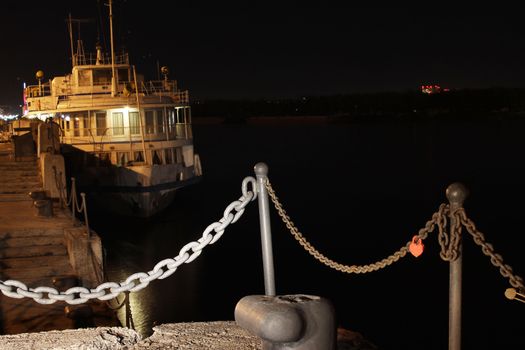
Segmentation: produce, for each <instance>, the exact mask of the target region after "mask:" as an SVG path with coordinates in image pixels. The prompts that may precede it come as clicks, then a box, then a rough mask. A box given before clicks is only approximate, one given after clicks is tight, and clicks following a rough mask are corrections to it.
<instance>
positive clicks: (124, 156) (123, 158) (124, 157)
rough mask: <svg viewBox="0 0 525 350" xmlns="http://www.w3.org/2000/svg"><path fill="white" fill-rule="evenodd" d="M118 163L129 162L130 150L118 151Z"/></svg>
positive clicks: (124, 164)
mask: <svg viewBox="0 0 525 350" xmlns="http://www.w3.org/2000/svg"><path fill="white" fill-rule="evenodd" d="M117 164H118V165H120V166H126V164H128V152H117Z"/></svg>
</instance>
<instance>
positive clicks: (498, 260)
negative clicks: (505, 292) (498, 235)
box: [455, 208, 525, 291]
mask: <svg viewBox="0 0 525 350" xmlns="http://www.w3.org/2000/svg"><path fill="white" fill-rule="evenodd" d="M455 215H456V216H457V220H456V221H459V222H461V223H462V224H463V225H464V226H465V228H466V229H467V231H468V232H469V233H470V235H471V236H472V237H473V238H474V242H476V244H477V245H479V246H480V247H481V251H482V252H483V254H485V255H486V256H488V257H490V262H491V263H492V265H494V266H495V267H497V268H499V272H500V273H501V275H502V276H503V277H505V278H508V279H509V282H510V284H511V285H512V286H513V287H514V288H518V289H520V290H522V291H523V290H525V285H524V283H523V278H521V277H520V276H517V275H515V274H514V273H513V271H512V267H511V266H510V265H507V264H504V263H503V257H502V256H501V255H499V254H497V253H495V252H494V247H493V246H492V244H490V243H487V242H486V240H485V235H484V234H483V233H481V232H480V231H479V230H478V229H477V228H476V225H475V224H474V222H472V220H470V219H469V218H468V217H467V214H466V212H465V209H463V208H461V209H458V210H457V211H456V213H455Z"/></svg>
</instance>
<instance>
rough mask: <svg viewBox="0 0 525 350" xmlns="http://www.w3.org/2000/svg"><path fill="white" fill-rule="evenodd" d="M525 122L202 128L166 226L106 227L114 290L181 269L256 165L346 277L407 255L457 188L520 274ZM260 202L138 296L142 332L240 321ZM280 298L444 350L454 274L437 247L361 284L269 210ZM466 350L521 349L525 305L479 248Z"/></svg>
mask: <svg viewBox="0 0 525 350" xmlns="http://www.w3.org/2000/svg"><path fill="white" fill-rule="evenodd" d="M524 132H525V119H523V120H520V119H518V118H493V119H492V120H485V121H480V122H474V121H470V122H466V121H464V122H454V121H437V120H434V121H425V122H402V123H393V122H392V123H389V122H376V123H354V124H315V125H306V124H294V125H292V124H290V125H249V124H248V125H242V124H238V125H233V124H230V125H227V124H226V125H195V126H194V142H195V148H196V151H197V152H198V153H199V154H200V157H201V161H202V166H203V171H204V177H203V180H202V181H201V182H200V183H198V184H196V185H193V186H192V187H188V188H185V189H183V190H181V191H180V193H179V194H178V196H177V197H176V199H175V201H174V202H173V204H172V205H171V206H170V207H169V208H168V209H167V210H166V211H165V212H163V213H162V214H161V215H159V216H158V217H156V218H154V219H152V220H148V221H144V220H138V219H133V218H132V219H130V218H115V217H108V216H104V215H97V216H95V217H93V218H92V219H90V220H91V224H92V226H93V228H94V229H95V230H96V231H97V232H98V233H99V235H100V236H101V237H102V239H103V244H104V246H105V249H106V250H107V275H108V279H109V280H111V281H116V282H120V281H123V280H124V279H125V278H127V277H128V276H129V275H131V274H132V273H135V272H147V271H149V270H151V269H152V268H153V266H155V264H156V263H157V262H158V261H160V260H162V259H165V258H168V257H175V256H177V255H178V252H179V250H180V249H181V248H182V246H184V245H185V244H186V243H188V242H190V241H195V240H197V239H198V238H200V237H201V236H202V232H203V230H204V229H205V228H206V227H207V226H208V225H209V224H211V223H213V222H215V221H218V220H219V219H220V218H221V217H222V213H223V211H224V209H225V207H226V206H227V205H228V204H229V203H231V202H232V201H234V200H236V199H237V198H238V197H239V196H240V195H241V182H242V180H243V178H244V177H246V176H253V166H254V165H255V164H256V163H257V162H261V161H262V162H266V163H267V164H268V167H269V178H270V181H271V182H272V184H273V186H274V188H275V189H276V191H277V194H278V195H279V197H280V199H281V200H282V202H283V204H284V206H285V209H286V210H287V212H288V214H289V215H290V216H291V218H292V220H293V221H294V222H295V224H296V225H297V226H298V227H299V229H300V230H301V232H302V233H303V234H304V236H305V237H307V238H308V240H310V241H311V242H312V244H313V245H314V246H316V247H317V248H318V249H319V250H320V251H321V252H323V253H324V254H325V255H327V256H329V257H330V258H332V259H334V260H336V261H339V262H341V263H345V264H349V265H351V264H365V263H371V262H375V261H377V260H380V259H382V258H384V257H386V256H388V255H389V254H391V253H393V252H394V251H396V250H397V249H399V248H400V247H401V246H402V245H404V244H405V243H406V242H407V241H408V240H409V239H410V238H411V237H412V235H414V234H416V233H417V231H418V230H419V228H421V227H423V226H424V224H425V222H426V221H427V220H429V219H430V217H431V216H432V214H433V213H434V212H435V211H436V210H437V209H438V207H439V205H440V204H441V203H443V202H446V197H445V189H446V187H447V186H448V185H449V184H450V183H452V182H455V181H460V182H462V183H463V184H464V185H466V186H467V187H468V189H469V190H470V195H469V197H468V199H467V201H466V202H465V208H466V210H467V213H468V215H469V216H470V217H471V218H472V220H474V222H475V223H476V225H477V227H478V229H479V230H480V231H482V232H483V233H485V235H486V238H487V241H489V242H491V243H493V244H494V248H495V250H496V252H498V253H500V254H501V255H502V256H503V258H504V261H505V262H506V263H508V264H510V265H511V266H513V267H514V271H515V272H516V273H517V274H520V275H522V276H523V275H525V260H524V254H523V253H524V252H525V246H524V245H523V244H522V242H523V241H524V240H523V239H522V237H523V236H524V235H525V231H524V229H523V224H522V222H523V217H524V215H523V210H524V209H525V201H524V200H523V199H524V198H525V197H524V195H525V183H524V179H525V165H524V161H523V152H524V150H525V137H524V136H523V135H524ZM257 210H258V209H257V203H256V202H253V203H252V204H250V205H249V206H248V207H247V209H246V212H245V214H244V216H243V217H242V218H241V219H240V220H239V221H238V222H237V223H235V224H232V225H230V226H229V227H228V228H227V230H226V232H225V234H224V235H223V237H222V238H221V239H220V240H219V241H217V242H216V243H215V244H214V245H209V246H207V247H206V248H205V249H204V250H203V253H202V254H201V256H200V257H199V258H197V259H196V260H195V261H194V262H192V263H190V264H185V265H183V266H181V267H180V268H179V269H178V270H177V272H176V273H175V274H173V275H172V276H171V277H169V278H167V279H165V280H161V281H159V280H157V281H154V282H152V283H151V284H150V285H149V286H148V287H147V288H146V289H144V290H142V291H140V292H136V293H132V294H131V309H132V314H133V319H134V322H135V326H136V328H137V330H138V331H139V332H140V333H141V334H143V335H149V334H151V327H152V326H153V325H154V324H157V323H166V322H189V321H209V320H233V318H234V316H233V312H234V308H235V305H236V303H237V301H238V300H239V299H241V298H242V297H243V296H246V295H253V294H264V284H263V274H262V262H261V248H260V232H259V222H258V212H257ZM272 232H273V250H274V258H275V271H276V289H277V294H280V295H283V294H298V293H305V294H312V295H319V296H323V297H326V298H328V299H330V300H331V301H332V303H333V304H334V306H335V309H336V312H337V320H338V323H339V325H340V326H341V327H344V328H347V329H351V330H353V331H357V332H359V333H361V334H362V335H363V336H364V337H365V338H366V339H368V340H369V341H371V342H372V343H374V344H376V345H377V346H379V347H380V348H381V349H445V348H447V342H448V335H447V334H448V263H446V262H444V261H442V260H441V259H440V258H439V244H438V241H437V234H433V235H431V236H430V237H429V238H428V239H427V240H426V242H425V245H426V250H425V253H424V254H423V255H422V256H421V257H419V258H417V259H416V258H414V257H412V256H407V257H405V258H404V259H402V260H401V261H400V262H398V263H396V264H394V265H392V266H390V267H388V268H386V269H384V270H381V271H378V272H373V273H369V274H366V275H347V274H344V273H341V272H338V271H335V270H331V269H330V268H328V267H326V266H324V265H321V264H320V263H319V262H317V261H316V260H314V259H313V258H312V257H311V256H310V255H308V254H307V253H306V252H305V251H304V250H303V248H302V247H301V246H300V245H299V244H298V243H297V242H296V241H295V240H294V239H293V238H292V236H291V235H290V233H289V232H288V231H287V229H286V228H285V226H284V225H283V223H282V222H281V221H280V219H279V217H278V216H277V214H276V211H275V210H273V211H272ZM463 261H464V262H463V264H464V272H463V348H464V349H524V348H525V322H524V321H523V319H524V316H525V304H521V303H519V302H516V301H510V300H508V299H506V298H505V297H504V294H503V293H504V291H505V289H506V288H508V287H510V285H509V283H508V281H507V280H505V279H504V278H503V277H502V276H501V275H500V273H499V271H498V269H497V268H495V267H494V266H493V265H492V264H491V263H490V260H489V259H488V258H487V257H486V256H484V255H483V254H482V252H481V249H480V248H479V247H477V246H476V245H475V243H474V242H473V240H472V238H471V237H470V236H468V235H465V236H464V259H463Z"/></svg>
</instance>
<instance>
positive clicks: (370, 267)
mask: <svg viewBox="0 0 525 350" xmlns="http://www.w3.org/2000/svg"><path fill="white" fill-rule="evenodd" d="M265 186H266V189H267V190H268V194H269V196H270V198H271V200H272V202H273V204H274V206H275V208H276V209H277V212H278V213H279V216H280V217H281V219H282V221H283V222H284V224H285V225H286V227H287V228H288V230H290V232H291V234H292V235H293V236H294V237H295V239H296V240H297V241H298V242H299V244H301V246H302V247H303V248H304V249H305V250H306V251H307V252H308V253H309V254H310V255H312V256H313V257H314V258H315V259H317V260H318V261H320V262H321V263H323V264H324V265H326V266H328V267H330V268H332V269H335V270H338V271H341V272H345V273H368V272H373V271H377V270H380V269H383V268H385V267H387V266H389V265H391V264H393V263H394V262H397V261H398V260H399V259H401V258H403V257H404V256H406V254H407V252H408V247H409V245H410V243H411V242H412V241H409V242H407V244H406V245H405V246H403V247H401V248H400V249H399V250H398V251H396V252H394V253H393V254H391V255H390V256H388V257H386V258H384V259H382V260H379V261H377V262H375V263H372V264H367V265H344V264H340V263H338V262H336V261H334V260H332V259H330V258H328V257H326V256H325V255H323V254H322V253H321V252H319V251H318V250H317V249H316V248H314V247H313V246H312V244H310V242H308V241H307V240H306V238H304V236H303V235H302V234H301V232H300V231H299V230H298V229H297V227H296V226H295V224H294V223H293V222H292V220H291V219H290V217H289V216H288V215H287V214H286V211H285V210H284V209H283V206H282V204H281V202H280V201H279V198H278V197H277V195H276V194H275V191H274V189H273V187H272V185H271V183H270V181H269V180H268V179H267V180H266V182H265ZM447 210H448V206H447V205H445V204H441V205H440V207H439V210H438V211H437V212H436V213H434V214H433V215H432V219H430V220H429V221H427V223H426V224H425V226H424V227H423V228H421V229H420V230H419V231H418V233H417V237H418V238H419V239H421V240H424V239H426V238H427V237H428V234H429V233H431V232H433V231H434V228H435V226H438V227H439V232H440V234H441V232H444V231H445V229H444V227H445V226H444V225H445V224H446V212H447Z"/></svg>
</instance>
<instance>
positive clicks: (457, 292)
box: [446, 182, 468, 350]
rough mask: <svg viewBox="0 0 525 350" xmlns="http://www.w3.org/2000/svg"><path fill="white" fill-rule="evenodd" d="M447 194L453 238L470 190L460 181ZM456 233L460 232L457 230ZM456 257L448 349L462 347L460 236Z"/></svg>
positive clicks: (452, 271) (451, 281)
mask: <svg viewBox="0 0 525 350" xmlns="http://www.w3.org/2000/svg"><path fill="white" fill-rule="evenodd" d="M446 195H447V198H448V201H449V203H450V230H451V232H450V237H451V239H452V237H453V235H454V233H453V232H452V230H454V229H456V227H457V225H458V223H457V222H456V221H457V218H456V216H455V212H456V210H458V209H460V208H462V207H463V202H464V201H465V199H466V198H467V195H468V190H467V188H466V187H465V186H463V185H462V184H460V183H457V182H456V183H453V184H451V185H450V186H448V187H447V191H446ZM455 234H459V233H458V232H456V233H455ZM457 249H458V252H457V257H456V259H454V260H452V261H450V273H449V318H448V349H449V350H460V349H461V283H462V264H463V261H462V260H463V257H462V242H461V236H459V243H458V247H457Z"/></svg>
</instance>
